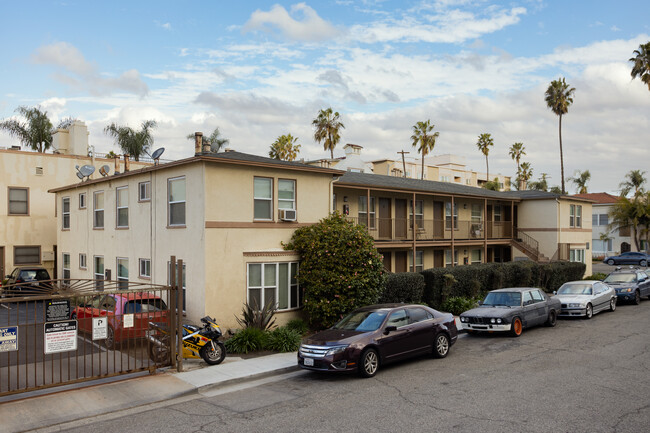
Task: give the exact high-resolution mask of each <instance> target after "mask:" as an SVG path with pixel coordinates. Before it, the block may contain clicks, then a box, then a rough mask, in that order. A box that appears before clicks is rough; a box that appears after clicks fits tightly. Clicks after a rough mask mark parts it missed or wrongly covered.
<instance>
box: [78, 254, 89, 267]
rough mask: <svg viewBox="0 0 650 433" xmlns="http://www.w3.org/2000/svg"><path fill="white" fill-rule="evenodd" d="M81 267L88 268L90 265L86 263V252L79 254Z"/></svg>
mask: <svg viewBox="0 0 650 433" xmlns="http://www.w3.org/2000/svg"><path fill="white" fill-rule="evenodd" d="M79 267H80V268H81V269H87V268H88V265H87V263H86V254H84V253H80V254H79Z"/></svg>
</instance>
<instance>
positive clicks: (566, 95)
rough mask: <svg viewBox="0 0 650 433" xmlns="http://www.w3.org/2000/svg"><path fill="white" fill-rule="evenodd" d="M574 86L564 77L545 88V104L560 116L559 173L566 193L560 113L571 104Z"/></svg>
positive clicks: (565, 111) (566, 110) (564, 112)
mask: <svg viewBox="0 0 650 433" xmlns="http://www.w3.org/2000/svg"><path fill="white" fill-rule="evenodd" d="M575 91H576V89H575V87H569V85H568V84H567V83H566V80H565V79H564V77H561V78H560V79H559V80H553V81H551V84H550V85H549V86H548V89H546V93H545V100H546V105H547V106H548V108H550V109H551V110H552V111H553V113H555V114H556V115H557V116H559V118H560V123H559V135H560V174H561V175H562V194H566V189H565V188H564V154H563V153H562V115H563V114H566V113H568V112H569V106H570V105H571V104H573V93H574V92H575Z"/></svg>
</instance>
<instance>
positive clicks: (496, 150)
mask: <svg viewBox="0 0 650 433" xmlns="http://www.w3.org/2000/svg"><path fill="white" fill-rule="evenodd" d="M649 17H650V3H649V2H648V1H647V0H638V1H637V0H619V1H601V0H590V1H583V0H573V1H560V0H558V1H555V0H548V1H544V0H514V1H509V2H500V1H489V0H437V1H390V0H365V1H352V0H320V1H318V2H315V1H311V2H291V1H289V2H285V1H279V2H275V3H273V2H264V1H241V2H232V1H221V0H214V1H207V0H203V1H198V0H196V1H192V0H188V1H166V0H158V1H137V2H134V1H120V0H115V1H111V2H99V1H81V0H77V1H75V0H63V1H30V0H22V1H20V2H17V1H10V0H0V46H1V47H2V50H1V53H2V56H0V57H1V58H0V119H6V118H10V117H12V116H15V109H16V108H17V107H18V106H23V105H24V106H40V107H41V108H42V109H45V110H47V113H48V115H49V116H50V118H51V119H52V121H53V123H54V124H56V123H57V122H58V121H59V120H61V119H64V118H68V117H73V118H76V119H79V120H82V121H83V122H85V123H86V125H87V126H88V129H89V132H90V138H89V140H90V144H91V145H92V146H93V147H94V149H95V151H96V152H101V153H105V152H108V151H110V150H113V151H115V152H119V149H118V148H117V146H116V145H115V144H114V142H113V140H112V139H111V138H110V137H109V136H107V135H106V134H104V132H103V131H104V128H105V127H106V126H107V125H109V124H110V123H112V122H115V123H117V124H119V125H128V126H131V127H133V128H139V127H140V124H141V123H142V122H143V121H145V120H149V119H153V120H156V121H157V122H158V127H157V128H156V129H155V130H154V134H153V135H154V139H155V143H154V146H153V148H158V147H164V148H165V149H166V150H165V154H164V155H163V159H179V158H184V157H189V156H192V155H193V153H194V146H193V142H192V141H190V140H188V139H187V138H186V137H187V135H188V134H193V133H194V132H195V131H202V132H203V133H204V134H206V135H209V134H210V133H211V132H212V131H213V130H214V128H216V127H219V129H220V131H221V133H222V135H223V136H224V137H225V138H228V139H229V140H230V144H229V147H230V148H232V149H233V150H237V151H240V152H246V153H252V154H256V155H264V156H266V155H268V151H269V146H270V145H271V143H273V142H274V141H275V140H276V138H277V137H278V136H280V135H283V134H289V133H290V134H292V135H293V136H294V137H298V143H299V144H300V145H301V149H300V154H299V158H305V159H307V160H310V159H320V158H328V157H329V152H326V151H324V149H323V146H322V144H318V143H317V142H315V141H314V138H313V135H314V130H313V127H312V125H311V123H312V120H313V119H314V118H315V117H316V116H317V114H318V111H319V110H320V109H323V108H327V107H332V109H334V110H335V111H338V112H339V113H340V116H341V121H342V122H343V124H344V125H345V129H343V130H342V131H341V141H340V143H339V144H338V146H337V148H336V149H335V151H334V156H335V157H340V156H343V155H344V151H343V146H344V145H345V143H354V144H357V145H360V146H362V147H363V150H362V157H363V158H364V159H366V160H375V159H386V158H388V159H393V158H394V159H398V158H400V155H399V154H398V153H397V152H399V151H402V150H404V151H409V152H410V155H409V156H411V157H413V156H415V154H416V150H415V149H414V148H413V147H412V142H411V139H410V137H411V135H412V130H413V125H415V124H416V123H417V122H418V121H425V120H430V121H431V123H433V124H434V125H435V131H438V132H439V134H440V135H439V137H438V139H437V141H436V145H435V148H434V150H433V154H434V155H438V154H449V153H451V154H455V155H460V156H463V157H465V158H466V162H467V165H468V168H471V169H473V170H476V171H480V172H485V169H486V167H485V158H484V156H483V155H482V154H481V153H480V151H479V150H478V148H477V146H476V142H477V139H478V136H479V135H480V134H482V133H490V134H491V135H492V138H493V139H494V147H493V148H491V149H490V153H489V165H490V173H501V174H504V175H510V176H513V177H514V176H515V175H516V164H515V162H514V161H513V160H512V159H511V158H510V156H509V154H508V149H509V147H510V146H511V145H512V144H513V143H515V142H522V143H524V146H525V152H526V155H525V156H523V158H522V161H527V162H529V163H530V164H531V166H532V169H533V180H535V179H538V178H539V176H540V175H541V173H547V174H548V176H549V182H550V184H551V185H559V184H560V177H561V176H560V151H559V138H558V116H556V115H555V114H554V113H553V112H552V111H551V110H550V109H548V108H547V106H546V103H545V101H544V92H545V90H546V88H547V87H548V85H549V83H550V82H551V81H552V80H556V79H558V78H560V77H564V78H565V79H566V81H567V83H569V84H570V85H571V86H572V87H574V88H575V89H576V90H575V94H574V103H573V104H572V105H571V106H570V107H569V112H568V113H567V114H566V115H564V116H563V117H562V140H563V147H564V166H565V178H570V177H572V176H575V175H576V173H577V171H584V170H589V171H590V173H591V181H590V182H589V183H588V188H589V191H590V192H602V191H607V192H610V193H617V192H618V189H619V184H620V183H621V182H622V181H623V180H624V177H625V174H626V173H628V172H629V171H630V170H634V169H640V170H643V171H647V174H646V176H648V177H650V169H648V168H647V167H648V162H649V161H650V158H649V156H650V155H649V152H648V145H649V144H650V142H649V138H650V134H649V131H650V91H649V90H648V87H647V86H644V85H643V83H642V82H641V81H640V80H639V79H635V80H632V77H631V75H630V70H631V62H629V60H628V59H629V58H630V57H633V55H634V53H633V51H634V50H635V49H638V48H639V45H640V44H642V43H646V42H648V41H650V20H649V19H648V18H649ZM15 144H18V143H17V142H16V140H15V139H13V138H12V137H11V136H10V135H8V134H7V133H6V132H0V147H6V146H11V145H15ZM567 190H568V191H569V192H571V193H573V192H575V186H574V184H573V183H572V182H570V181H567Z"/></svg>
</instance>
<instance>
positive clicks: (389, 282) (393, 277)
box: [379, 272, 424, 304]
mask: <svg viewBox="0 0 650 433" xmlns="http://www.w3.org/2000/svg"><path fill="white" fill-rule="evenodd" d="M423 294H424V277H423V276H422V275H421V274H418V273H414V272H398V273H394V274H387V275H386V278H385V286H384V291H383V292H382V294H381V296H380V297H379V302H381V303H390V302H404V303H407V304H419V303H421V302H422V295H423Z"/></svg>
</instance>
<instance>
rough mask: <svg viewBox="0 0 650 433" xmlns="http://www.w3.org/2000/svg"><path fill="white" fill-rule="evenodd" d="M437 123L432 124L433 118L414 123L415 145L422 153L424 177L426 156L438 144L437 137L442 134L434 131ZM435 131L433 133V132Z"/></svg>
mask: <svg viewBox="0 0 650 433" xmlns="http://www.w3.org/2000/svg"><path fill="white" fill-rule="evenodd" d="M435 127H436V125H432V124H431V120H427V121H426V122H418V123H416V124H415V125H413V135H411V140H413V147H416V148H417V150H418V152H420V154H421V155H422V177H421V179H424V157H425V156H427V155H428V154H429V153H430V152H432V151H433V148H434V147H435V146H436V138H438V136H439V135H440V133H439V132H437V131H436V132H433V128H435ZM432 132H433V133H432Z"/></svg>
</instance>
